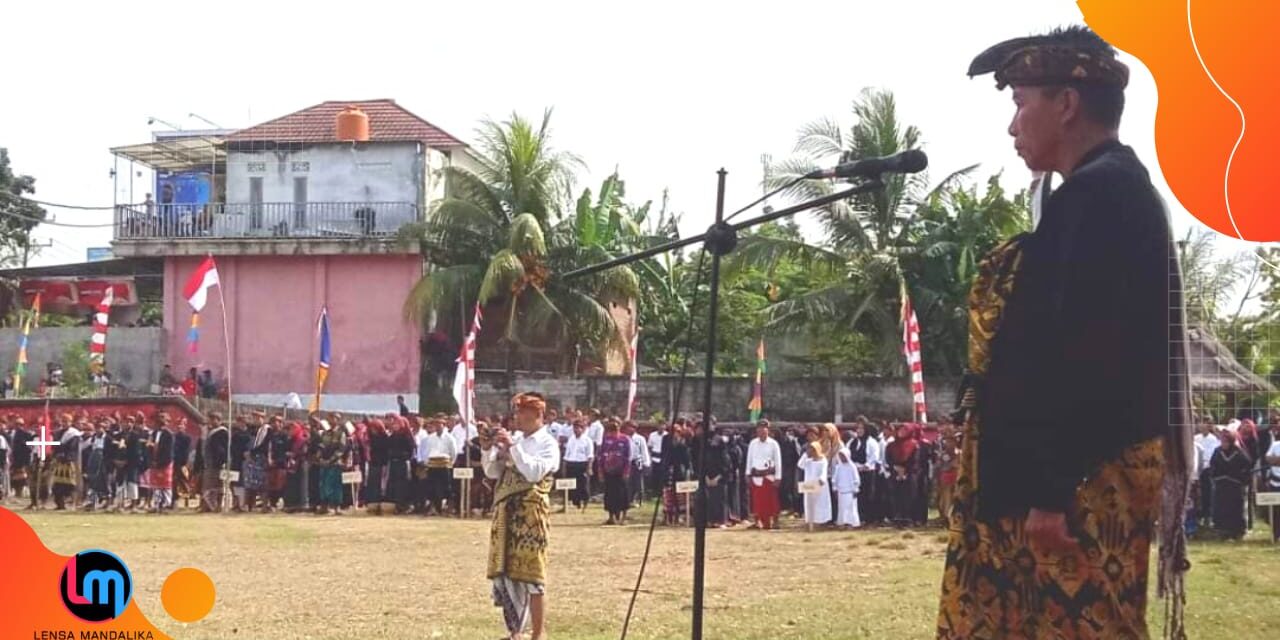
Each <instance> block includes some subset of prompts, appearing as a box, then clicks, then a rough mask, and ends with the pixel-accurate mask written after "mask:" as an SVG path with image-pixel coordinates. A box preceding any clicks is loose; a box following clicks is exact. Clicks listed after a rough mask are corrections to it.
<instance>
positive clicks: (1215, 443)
mask: <svg viewBox="0 0 1280 640" xmlns="http://www.w3.org/2000/svg"><path fill="white" fill-rule="evenodd" d="M1192 440H1193V441H1194V442H1195V445H1196V453H1198V454H1199V455H1200V460H1199V463H1200V464H1199V465H1198V466H1197V467H1196V470H1197V471H1204V470H1205V469H1208V468H1209V461H1210V460H1212V459H1213V452H1214V451H1217V450H1218V447H1219V446H1220V445H1221V444H1222V441H1221V440H1219V439H1218V436H1217V434H1212V433H1211V434H1209V435H1204V434H1203V433H1197V434H1196V435H1195V437H1194V438H1192Z"/></svg>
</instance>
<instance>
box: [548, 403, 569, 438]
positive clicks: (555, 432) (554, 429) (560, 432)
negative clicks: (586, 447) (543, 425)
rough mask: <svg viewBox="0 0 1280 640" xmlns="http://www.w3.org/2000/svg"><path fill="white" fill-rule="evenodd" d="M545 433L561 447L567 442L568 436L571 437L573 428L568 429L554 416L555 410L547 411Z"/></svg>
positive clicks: (567, 426) (566, 425)
mask: <svg viewBox="0 0 1280 640" xmlns="http://www.w3.org/2000/svg"><path fill="white" fill-rule="evenodd" d="M547 432H548V433H550V434H551V436H552V437H553V438H555V439H556V441H557V442H559V443H560V445H561V446H564V443H565V442H567V441H568V440H569V436H571V435H573V427H570V426H569V425H568V424H566V423H565V422H564V421H563V420H561V419H560V418H559V417H558V416H557V415H556V410H555V409H547Z"/></svg>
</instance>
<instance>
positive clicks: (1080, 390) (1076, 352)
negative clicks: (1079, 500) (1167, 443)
mask: <svg viewBox="0 0 1280 640" xmlns="http://www.w3.org/2000/svg"><path fill="white" fill-rule="evenodd" d="M1021 246H1022V250H1023V265H1022V268H1021V270H1020V272H1019V274H1018V276H1017V278H1016V284H1015V286H1014V292H1013V294H1012V296H1011V297H1010V299H1009V300H1008V301H1007V303H1006V307H1005V312H1004V314H1005V315H1004V318H1003V319H1002V321H1001V325H1000V328H999V330H998V332H997V334H996V337H995V339H994V342H993V344H992V356H991V362H990V365H989V370H988V375H987V376H986V377H985V379H984V380H982V381H981V382H979V383H978V384H979V391H978V397H979V400H978V403H979V404H978V406H979V409H978V411H979V415H980V417H981V425H982V432H981V435H980V445H979V447H980V450H979V456H978V461H979V471H978V477H979V478H980V485H979V486H980V489H979V491H980V493H979V495H978V505H979V512H980V513H981V514H982V516H983V517H984V518H997V517H1000V516H1006V515H1017V514H1021V513H1025V512H1026V511H1027V509H1029V508H1033V507H1034V508H1040V509H1045V510H1051V511H1067V510H1068V508H1069V506H1070V505H1071V503H1072V500H1073V498H1074V495H1075V489H1076V487H1077V486H1078V485H1079V484H1080V483H1081V481H1082V480H1083V479H1084V478H1085V477H1086V476H1087V475H1088V474H1089V473H1090V471H1091V470H1092V469H1093V468H1094V467H1096V465H1098V464H1099V463H1102V462H1104V461H1106V460H1108V459H1112V458H1114V457H1115V456H1116V455H1117V454H1119V453H1120V452H1121V451H1122V450H1123V449H1125V448H1126V447H1129V446H1131V445H1133V444H1137V443H1139V442H1142V441H1145V440H1148V439H1150V438H1154V437H1159V436H1165V435H1168V434H1170V433H1171V432H1173V431H1174V429H1172V428H1171V424H1172V423H1181V424H1185V423H1186V422H1187V421H1186V418H1185V416H1182V415H1181V414H1180V413H1178V412H1176V411H1174V410H1173V408H1175V407H1178V406H1181V405H1182V404H1183V403H1185V401H1186V398H1185V397H1182V396H1181V395H1180V394H1181V393H1182V392H1179V391H1178V390H1179V389H1182V388H1183V387H1182V385H1181V382H1185V380H1184V379H1182V380H1180V379H1179V378H1178V376H1179V375H1182V376H1184V377H1185V372H1181V371H1173V372H1171V370H1170V365H1171V362H1172V361H1171V355H1172V354H1173V353H1174V348H1173V347H1174V346H1175V345H1181V344H1182V336H1183V331H1182V326H1181V322H1182V320H1181V296H1180V293H1178V292H1180V290H1181V283H1180V280H1181V278H1180V275H1179V272H1178V268H1177V262H1176V260H1177V256H1176V253H1175V252H1174V249H1173V243H1172V238H1171V232H1170V229H1169V221H1168V217H1167V215H1166V213H1165V209H1164V204H1163V202H1162V201H1161V199H1160V196H1159V195H1158V194H1157V192H1156V190H1155V188H1154V187H1153V186H1152V184H1151V180H1150V177H1149V176H1148V174H1147V170H1146V169H1145V168H1144V167H1143V166H1142V163H1141V162H1140V161H1139V160H1138V158H1137V156H1136V155H1135V154H1134V153H1133V150H1132V149H1130V148H1129V147H1127V146H1124V145H1122V144H1120V143H1119V142H1117V141H1110V142H1106V143H1103V144H1101V145H1099V146H1098V147H1096V148H1094V149H1093V150H1092V151H1090V152H1089V153H1088V154H1087V155H1086V156H1085V157H1084V158H1083V159H1082V161H1081V163H1080V165H1079V166H1078V167H1077V168H1076V170H1075V171H1074V172H1073V173H1072V174H1071V176H1070V177H1069V178H1068V179H1067V180H1066V181H1065V182H1064V183H1063V184H1062V186H1061V187H1059V188H1058V189H1057V190H1056V191H1055V192H1054V193H1053V195H1052V196H1051V197H1050V198H1049V200H1048V203H1047V207H1046V208H1045V210H1044V213H1043V217H1042V219H1041V221H1040V224H1039V226H1038V228H1037V229H1036V230H1035V232H1034V233H1031V234H1029V235H1028V236H1027V237H1026V238H1025V239H1024V240H1023V242H1022V245H1021ZM1175 366H1176V364H1175ZM1171 421H1172V422H1171ZM1175 426H1176V425H1175ZM1167 452H1168V450H1167Z"/></svg>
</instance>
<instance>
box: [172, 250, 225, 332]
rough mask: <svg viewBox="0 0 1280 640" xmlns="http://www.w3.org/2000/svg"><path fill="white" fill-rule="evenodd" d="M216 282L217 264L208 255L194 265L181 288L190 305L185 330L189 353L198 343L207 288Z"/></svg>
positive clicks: (207, 293) (206, 298) (207, 295)
mask: <svg viewBox="0 0 1280 640" xmlns="http://www.w3.org/2000/svg"><path fill="white" fill-rule="evenodd" d="M216 284H218V265H216V264H214V262H213V256H208V257H206V258H205V259H204V262H201V263H200V266H198V267H196V270H195V271H194V272H192V274H191V277H190V278H189V279H188V280H187V285H186V286H185V287H183V288H182V297H184V298H186V299H187V304H190V305H191V328H190V329H189V330H188V331H187V347H188V349H189V350H190V351H191V353H195V352H196V351H197V350H198V345H199V344H200V311H201V310H202V309H204V304H205V303H206V302H208V301H209V289H211V288H213V286H214V285H216ZM224 330H225V327H224Z"/></svg>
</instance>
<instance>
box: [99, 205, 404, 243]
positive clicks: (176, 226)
mask: <svg viewBox="0 0 1280 640" xmlns="http://www.w3.org/2000/svg"><path fill="white" fill-rule="evenodd" d="M417 220H418V206H417V205H416V204H414V203H412V202H301V203H298V202H263V203H232V204H224V203H217V204H203V205H192V204H143V205H119V206H117V207H116V210H115V239H116V240H126V241H127V240H153V239H168V238H334V239H341V238H370V237H387V236H391V235H393V234H395V233H396V232H397V231H399V230H400V227H403V226H404V225H406V224H409V223H411V222H416V221H417Z"/></svg>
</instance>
